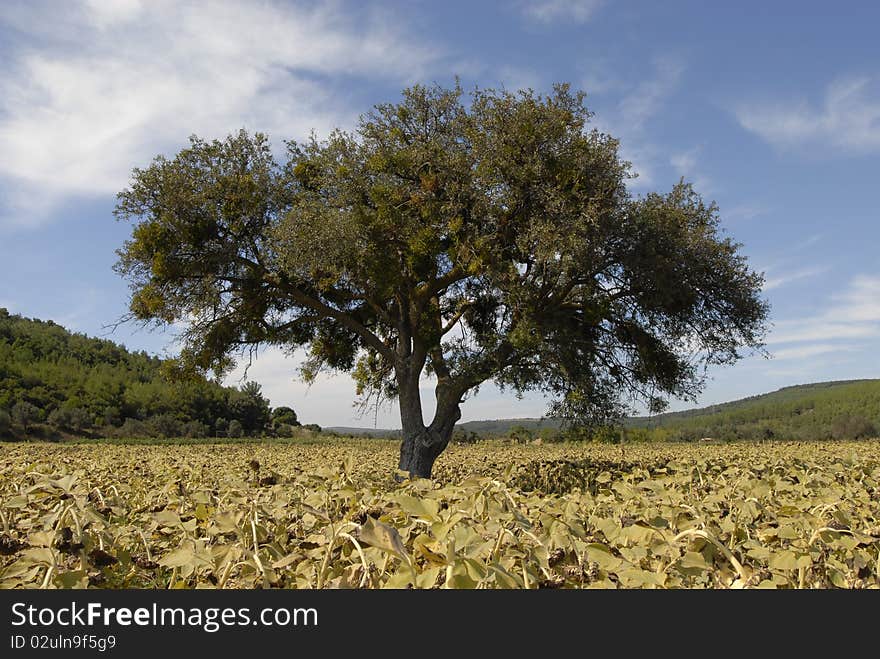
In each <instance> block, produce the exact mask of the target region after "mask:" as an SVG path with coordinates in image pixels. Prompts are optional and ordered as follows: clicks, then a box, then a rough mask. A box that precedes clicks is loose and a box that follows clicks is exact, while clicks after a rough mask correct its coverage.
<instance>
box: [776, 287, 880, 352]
mask: <svg viewBox="0 0 880 659" xmlns="http://www.w3.org/2000/svg"><path fill="white" fill-rule="evenodd" d="M876 337H880V276H877V275H859V276H857V277H855V278H853V279H852V280H851V281H850V283H849V285H848V286H847V288H846V289H845V290H843V291H841V292H839V293H838V294H836V295H834V296H832V298H831V300H830V301H829V306H828V309H827V310H826V311H825V312H823V313H821V314H818V315H815V316H809V317H805V318H795V319H787V320H783V321H780V322H778V323H776V326H775V328H774V330H773V332H772V333H771V334H770V337H769V340H768V342H769V343H770V344H771V345H778V344H790V343H814V344H823V345H824V344H826V343H827V342H829V341H835V340H841V339H859V338H861V339H866V338H876ZM771 352H772V350H771Z"/></svg>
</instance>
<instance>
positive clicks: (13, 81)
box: [0, 0, 439, 224]
mask: <svg viewBox="0 0 880 659" xmlns="http://www.w3.org/2000/svg"><path fill="white" fill-rule="evenodd" d="M387 18H388V17H387V16H384V17H383V16H381V15H380V14H378V13H376V11H370V10H364V11H359V10H357V9H356V8H354V9H353V8H351V7H348V8H343V7H340V6H337V5H336V4H331V5H317V6H315V7H314V8H305V7H302V6H295V5H289V4H281V3H250V2H244V1H243V0H241V1H239V0H225V1H223V2H217V3H195V4H188V3H186V4H185V3H176V2H172V1H171V0H157V1H152V2H150V3H139V2H136V1H132V0H129V1H126V2H118V3H108V2H103V1H101V2H98V1H97V0H95V1H92V2H86V3H77V4H70V5H63V6H61V5H56V4H45V5H34V6H27V5H16V6H15V8H14V10H13V9H10V10H9V11H7V12H4V13H3V14H2V16H0V25H2V24H3V23H5V24H6V26H7V28H10V29H12V30H14V31H16V32H17V33H19V34H23V36H22V37H21V38H19V39H18V40H17V41H16V42H15V43H16V44H19V46H18V47H16V48H15V49H14V50H13V55H12V57H11V58H9V59H7V61H6V62H5V63H2V64H0V152H2V153H3V154H4V157H3V158H2V159H0V190H2V193H3V197H4V198H5V201H4V204H5V208H0V217H3V221H5V223H7V224H8V223H11V222H12V221H16V222H18V223H19V224H35V223H37V222H39V221H40V220H41V219H42V218H44V217H45V216H46V215H47V214H48V213H49V212H50V211H51V210H52V209H53V208H56V207H57V206H58V204H60V203H61V202H62V201H65V200H67V199H68V198H70V197H71V196H101V195H108V194H114V193H115V192H117V191H118V190H120V189H121V188H122V187H124V186H125V184H126V183H127V181H128V177H129V173H130V171H131V169H132V167H134V166H137V165H144V164H146V163H147V162H148V161H149V159H150V158H152V157H153V156H154V155H156V154H157V153H160V152H168V151H174V150H176V149H177V148H179V147H180V146H181V145H182V144H183V143H185V141H186V138H187V137H188V136H189V135H190V134H192V133H196V134H199V135H200V136H203V137H206V138H214V137H223V136H225V135H226V134H228V133H229V132H232V131H234V130H236V129H238V128H240V127H242V126H245V127H247V128H249V129H251V130H261V131H264V132H267V133H269V135H270V136H271V137H272V138H273V139H274V142H275V143H276V145H278V146H280V144H281V140H282V139H288V138H303V137H305V136H307V135H308V133H309V132H310V131H311V130H312V129H315V130H316V131H317V132H318V133H319V134H326V133H327V132H328V131H329V130H330V129H331V128H333V127H335V126H338V125H342V126H347V125H351V124H352V123H353V121H354V119H355V118H356V115H357V112H359V111H362V110H364V109H365V108H362V107H357V108H352V107H351V101H350V99H348V98H347V92H346V89H345V87H344V86H343V84H342V83H343V82H344V81H345V79H347V78H351V77H370V78H375V79H378V80H386V81H394V82H396V83H400V84H408V83H411V82H412V81H414V80H415V79H417V78H419V77H420V76H422V75H423V74H424V72H425V71H426V70H427V67H429V66H431V65H432V63H435V62H436V61H437V58H438V57H439V54H438V53H437V52H436V51H435V50H433V49H432V48H431V46H429V45H427V44H426V43H425V42H424V41H419V42H416V41H414V40H413V39H412V38H410V37H409V36H408V35H407V34H405V32H404V30H403V27H402V26H400V23H399V22H397V21H390V20H387ZM392 26H397V27H392ZM20 44H24V45H20ZM329 75H332V76H334V77H335V83H336V87H333V86H331V85H330V83H328V82H324V81H323V80H324V79H325V78H322V77H326V76H329ZM34 200H36V203H34Z"/></svg>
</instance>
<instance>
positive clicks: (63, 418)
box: [46, 407, 92, 430]
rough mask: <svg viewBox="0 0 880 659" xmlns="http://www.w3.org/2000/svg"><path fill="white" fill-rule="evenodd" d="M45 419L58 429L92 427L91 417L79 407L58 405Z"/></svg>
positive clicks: (84, 428)
mask: <svg viewBox="0 0 880 659" xmlns="http://www.w3.org/2000/svg"><path fill="white" fill-rule="evenodd" d="M46 421H47V422H48V423H49V425H50V426H52V427H54V428H58V429H59V430H62V429H63V430H86V429H88V428H91V427H92V418H91V417H90V416H89V413H88V412H86V411H85V410H84V409H82V408H80V407H59V408H58V409H57V410H52V412H51V413H50V414H49V417H48V418H47V419H46Z"/></svg>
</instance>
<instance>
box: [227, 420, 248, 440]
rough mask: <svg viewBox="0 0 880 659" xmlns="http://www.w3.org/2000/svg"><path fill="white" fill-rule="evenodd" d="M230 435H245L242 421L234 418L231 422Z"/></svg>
mask: <svg viewBox="0 0 880 659" xmlns="http://www.w3.org/2000/svg"><path fill="white" fill-rule="evenodd" d="M227 434H228V435H229V437H244V426H242V425H241V421H239V420H238V419H233V420H232V421H230V422H229V430H228V433H227Z"/></svg>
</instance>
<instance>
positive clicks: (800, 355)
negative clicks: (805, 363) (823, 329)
mask: <svg viewBox="0 0 880 659" xmlns="http://www.w3.org/2000/svg"><path fill="white" fill-rule="evenodd" d="M858 349H859V348H858V346H853V345H847V344H842V345H841V344H836V343H815V344H813V345H808V346H797V347H794V348H783V349H782V350H777V351H776V352H774V353H773V358H774V359H778V360H789V359H792V360H793V359H806V358H808V357H817V356H819V355H825V354H829V353H830V354H839V353H843V352H854V351H857V350H858Z"/></svg>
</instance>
